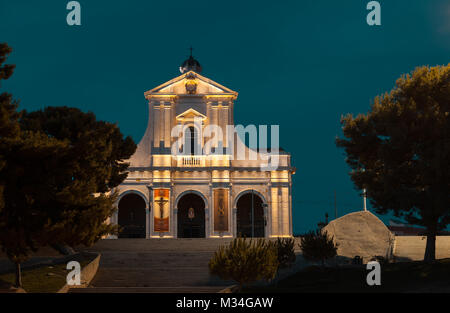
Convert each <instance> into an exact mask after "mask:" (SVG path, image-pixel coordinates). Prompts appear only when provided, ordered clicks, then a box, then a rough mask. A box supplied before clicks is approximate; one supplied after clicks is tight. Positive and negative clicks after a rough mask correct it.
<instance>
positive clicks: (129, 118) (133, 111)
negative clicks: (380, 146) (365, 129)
mask: <svg viewBox="0 0 450 313" xmlns="http://www.w3.org/2000/svg"><path fill="white" fill-rule="evenodd" d="M67 2H68V1H62V0H58V1H54V0H52V1H50V0H46V1H36V0H33V1H1V2H0V41H2V42H7V43H8V44H9V45H10V46H12V48H13V49H14V52H13V54H12V55H11V57H10V58H9V62H11V63H14V64H16V65H17V68H16V71H15V74H14V75H13V77H12V78H11V79H10V80H9V81H7V82H6V83H4V84H3V85H2V90H6V91H9V92H11V93H13V95H14V96H15V97H16V98H18V99H20V101H21V102H20V103H21V105H20V107H21V108H24V109H27V110H36V109H40V108H43V107H45V106H62V105H66V106H73V107H78V108H80V109H82V110H84V111H92V112H94V113H95V114H96V115H97V117H98V118H99V119H103V120H107V121H111V122H117V123H118V125H119V126H120V128H121V130H122V132H123V133H124V134H127V135H128V134H129V135H131V136H132V137H133V138H134V139H135V141H139V140H140V139H141V136H142V135H143V133H144V131H145V127H146V124H147V115H148V112H147V111H148V108H147V104H146V101H145V99H144V95H143V93H144V92H145V91H147V90H149V89H151V88H153V87H155V86H157V85H159V84H161V83H163V82H165V81H167V80H169V79H171V78H173V77H175V76H178V75H179V72H178V66H179V65H180V63H181V62H182V61H183V60H184V59H185V58H186V57H187V56H188V54H189V50H188V48H189V47H190V46H191V45H192V46H193V47H194V56H195V57H196V58H197V59H198V60H199V61H200V62H201V63H202V65H203V74H204V75H205V76H207V77H209V78H211V79H213V80H215V81H217V82H219V83H221V84H223V85H225V86H227V87H229V88H231V89H233V90H236V91H238V92H239V93H240V95H239V98H238V100H237V102H236V105H235V122H236V124H243V125H248V124H256V125H258V124H269V125H270V124H279V125H280V131H281V146H282V147H283V148H284V149H286V150H287V151H289V152H291V154H292V156H293V162H294V165H295V166H296V167H297V174H296V175H295V178H294V198H293V211H294V212H293V214H294V231H295V232H296V233H299V232H303V231H306V230H309V229H312V228H314V227H315V226H316V223H317V222H318V221H320V220H323V216H324V214H325V212H329V213H330V216H334V213H333V211H334V208H333V202H334V196H333V192H334V190H336V192H337V204H338V210H339V214H340V215H342V214H345V213H348V212H351V211H356V210H360V209H361V207H362V200H361V198H360V197H359V192H358V191H356V190H355V189H354V187H353V185H352V183H351V181H350V179H349V176H348V171H349V169H348V167H347V165H346V164H345V161H344V156H343V153H342V151H341V150H338V149H337V148H336V146H335V143H334V140H335V137H336V136H337V135H340V133H341V130H340V123H339V120H340V116H341V115H342V114H345V113H348V112H352V113H361V112H366V111H367V110H368V108H369V105H370V103H371V101H372V99H373V98H374V96H376V95H377V94H380V93H383V92H385V91H388V90H390V89H391V88H392V87H393V86H394V83H395V80H396V79H397V78H398V77H399V76H400V75H401V74H402V73H406V72H410V71H411V70H413V69H414V67H416V66H419V65H437V64H447V63H448V62H449V61H450V58H449V56H450V3H449V2H448V1H444V0H442V1H440V0H433V1H423V0H396V1H380V3H381V6H382V17H381V19H382V26H380V27H369V26H368V25H367V24H366V15H367V13H368V11H367V10H366V4H367V2H369V1H368V0H367V1H366V0H351V1H350V0H345V1H330V0H307V1H306V0H305V1H298V0H295V1H212V0H209V1H204V0H197V1H175V0H174V1H141V0H127V1H125V0H123V1H105V0H96V1H80V3H81V5H82V26H79V27H69V26H68V25H67V24H66V14H67V11H66V4H67ZM383 219H384V220H385V221H387V220H388V218H387V217H384V218H383Z"/></svg>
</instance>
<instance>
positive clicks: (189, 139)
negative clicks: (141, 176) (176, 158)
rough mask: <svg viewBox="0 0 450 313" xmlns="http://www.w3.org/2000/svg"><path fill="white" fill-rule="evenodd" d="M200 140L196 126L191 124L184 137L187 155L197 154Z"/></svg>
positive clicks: (184, 150)
mask: <svg viewBox="0 0 450 313" xmlns="http://www.w3.org/2000/svg"><path fill="white" fill-rule="evenodd" d="M198 145H199V142H198V132H197V129H196V128H195V127H194V126H189V127H187V128H186V130H185V139H184V149H183V153H184V154H185V155H195V154H197V153H196V152H197V149H199V146H198Z"/></svg>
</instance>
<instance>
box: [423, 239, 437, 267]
mask: <svg viewBox="0 0 450 313" xmlns="http://www.w3.org/2000/svg"><path fill="white" fill-rule="evenodd" d="M435 260H436V231H430V232H428V235H427V246H426V248H425V257H424V261H425V262H433V261H435Z"/></svg>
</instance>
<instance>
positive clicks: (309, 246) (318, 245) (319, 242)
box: [300, 230, 338, 265]
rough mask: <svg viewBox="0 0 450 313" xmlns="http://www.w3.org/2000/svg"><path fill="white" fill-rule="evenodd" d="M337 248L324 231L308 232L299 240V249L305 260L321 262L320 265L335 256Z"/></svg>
mask: <svg viewBox="0 0 450 313" xmlns="http://www.w3.org/2000/svg"><path fill="white" fill-rule="evenodd" d="M337 247H338V245H337V244H335V243H334V240H333V237H329V236H328V233H327V232H326V231H320V230H316V231H310V232H308V233H306V234H305V235H303V236H302V237H301V239H300V249H302V252H303V256H304V257H305V259H307V260H309V261H314V262H321V263H322V265H324V264H325V261H326V260H328V259H331V258H333V257H335V256H336V254H337Z"/></svg>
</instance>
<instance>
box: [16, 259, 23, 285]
mask: <svg viewBox="0 0 450 313" xmlns="http://www.w3.org/2000/svg"><path fill="white" fill-rule="evenodd" d="M15 287H16V288H22V271H21V269H20V263H19V262H16V286H15Z"/></svg>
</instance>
